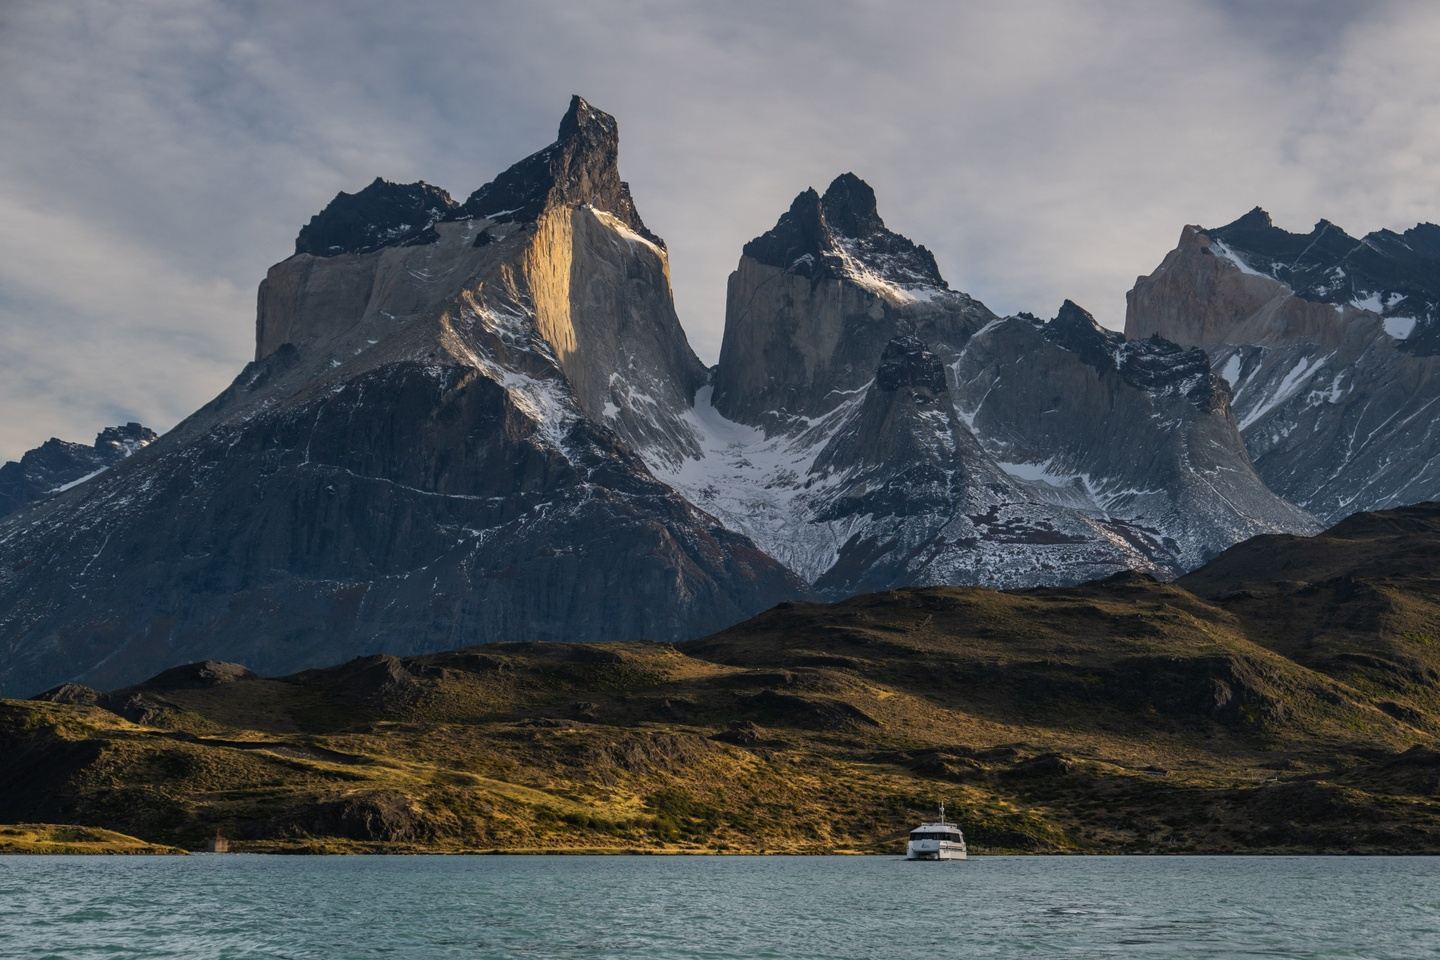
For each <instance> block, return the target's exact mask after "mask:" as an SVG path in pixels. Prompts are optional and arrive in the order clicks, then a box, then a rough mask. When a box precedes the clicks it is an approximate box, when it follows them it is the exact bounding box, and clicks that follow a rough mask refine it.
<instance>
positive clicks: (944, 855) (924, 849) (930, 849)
mask: <svg viewBox="0 0 1440 960" xmlns="http://www.w3.org/2000/svg"><path fill="white" fill-rule="evenodd" d="M905 859H906V860H965V859H967V857H966V853H965V845H964V844H962V843H950V842H948V841H943V842H940V843H937V842H935V841H933V840H922V841H914V840H912V841H910V843H909V844H908V845H907V846H906V847H905Z"/></svg>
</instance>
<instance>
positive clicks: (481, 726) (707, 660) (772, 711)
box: [0, 505, 1440, 852]
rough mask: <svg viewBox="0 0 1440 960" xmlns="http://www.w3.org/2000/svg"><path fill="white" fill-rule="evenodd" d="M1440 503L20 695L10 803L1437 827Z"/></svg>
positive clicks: (571, 835) (1177, 828)
mask: <svg viewBox="0 0 1440 960" xmlns="http://www.w3.org/2000/svg"><path fill="white" fill-rule="evenodd" d="M1436 556H1440V507H1436V506H1435V505H1427V506H1424V507H1420V508H1410V509H1407V510H1401V511H1392V512H1390V513H1387V514H1381V515H1374V516H1371V517H1361V518H1352V520H1349V521H1346V522H1345V523H1344V524H1341V525H1340V526H1339V527H1337V528H1335V530H1333V531H1331V532H1329V533H1327V534H1325V535H1322V536H1321V537H1316V538H1309V539H1303V538H1261V539H1259V540H1256V541H1252V542H1250V543H1248V544H1245V545H1242V546H1241V547H1237V548H1235V549H1234V550H1231V551H1229V552H1227V553H1226V554H1225V555H1223V556H1221V557H1220V558H1218V559H1217V560H1216V561H1215V562H1214V563H1213V564H1211V565H1209V566H1208V567H1206V568H1204V569H1203V570H1201V571H1198V572H1197V573H1195V574H1192V575H1191V576H1190V577H1187V578H1185V579H1184V580H1183V581H1181V582H1180V583H1179V584H1161V583H1157V582H1155V581H1153V580H1150V579H1148V578H1145V577H1139V576H1122V577H1117V578H1112V579H1110V580H1107V581H1103V582H1099V583H1094V584H1088V585H1085V586H1081V587H1077V588H1073V589H1064V590H1031V591H1023V592H1018V593H998V592H995V591H990V590H981V589H959V588H931V589H915V590H902V591H894V592H890V593H885V594H875V595H870V596H862V597H856V598H854V599H851V600H848V601H845V602H843V603H838V604H831V605H824V604H786V605H782V606H781V607H778V608H776V609H774V610H771V611H769V612H768V613H766V614H764V615H762V616H760V617H757V618H755V619H753V620H751V621H749V622H747V623H744V624H741V625H739V626H736V627H734V628H732V629H730V630H727V631H725V632H723V633H720V634H718V635H715V636H713V637H710V638H707V639H705V640H702V641H698V642H696V643H692V644H685V645H682V646H680V647H671V646H662V645H651V644H604V645H566V644H542V645H536V644H501V645H492V646H485V647H477V648H472V649H467V650H460V651H455V652H450V653H444V654H437V655H432V656H424V657H414V658H408V659H396V658H390V657H372V658H364V659H359V660H355V661H352V662H351V663H348V664H344V665H342V666H338V667H334V668H329V669H324V670H312V671H307V672H305V673H301V674H298V675H295V676H291V677H283V678H262V677H256V676H254V675H251V674H249V673H248V672H247V671H245V670H244V669H243V668H239V667H236V666H234V665H225V664H197V665H191V666H188V667H182V668H177V669H176V670H172V671H168V672H167V673H165V674H162V675H160V676H159V677H156V678H155V679H154V680H152V681H150V682H148V683H146V684H142V685H140V686H138V687H135V688H131V689H127V690H122V691H117V692H114V693H110V694H97V693H96V692H95V691H90V690H86V689H84V688H80V687H62V688H59V689H58V690H56V691H52V692H51V693H50V694H48V695H47V699H43V700H34V701H0V783H4V784H7V786H6V787H4V788H3V790H0V820H8V821H21V820H45V821H50V822H65V823H80V824H92V825H99V826H104V827H108V828H111V829H115V830H121V831H124V832H126V833H129V834H133V835H136V836H143V837H147V838H150V839H152V840H156V841H164V842H167V843H175V844H179V845H183V846H187V847H191V848H198V847H200V846H202V845H203V843H204V840H205V839H206V838H207V837H209V836H211V835H213V834H214V832H215V830H216V829H217V828H218V829H222V830H224V832H225V833H226V834H227V835H228V836H230V837H232V838H234V845H235V847H236V848H237V849H250V850H552V849H565V850H574V849H592V850H647V851H648V850H663V851H734V852H739V851H786V852H801V851H805V852H811V851H835V850H853V851H876V852H893V851H898V850H899V849H901V847H902V846H903V837H904V833H905V831H906V830H907V829H908V828H909V827H910V826H912V825H913V824H914V822H916V821H917V820H919V819H920V818H921V817H922V816H926V815H929V814H930V813H931V812H932V811H933V807H934V805H935V803H936V802H938V801H939V800H944V801H946V803H947V804H948V805H949V808H950V809H951V810H952V811H954V812H956V813H957V814H958V816H959V819H960V820H961V821H962V823H963V825H964V826H965V828H966V832H967V835H968V837H969V838H970V840H971V842H972V846H973V847H974V848H975V849H976V850H977V851H979V852H1001V851H1037V852H1039V851H1045V852H1056V851H1064V852H1123V851H1147V852H1148V851H1160V852H1190V851H1214V852H1218V851H1235V850H1244V851H1272V852H1279V851H1326V852H1332V851H1333V852H1338V851H1351V850H1353V851H1397V852H1412V851H1413V852H1419V851H1426V852H1440V754H1437V753H1436V750H1435V748H1436V746H1437V743H1436V740H1437V736H1440V699H1437V691H1440V683H1437V681H1440V647H1437V645H1436V644H1437V641H1436V637H1437V636H1440V590H1437V582H1436V580H1435V578H1434V575H1433V574H1434V571H1433V569H1432V563H1433V558H1434V557H1436Z"/></svg>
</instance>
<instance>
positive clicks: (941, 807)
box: [940, 800, 945, 823]
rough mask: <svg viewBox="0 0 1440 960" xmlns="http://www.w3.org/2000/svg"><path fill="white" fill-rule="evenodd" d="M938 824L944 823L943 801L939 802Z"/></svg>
mask: <svg viewBox="0 0 1440 960" xmlns="http://www.w3.org/2000/svg"><path fill="white" fill-rule="evenodd" d="M940 822H941V823H944V822H945V801H944V800H941V801H940Z"/></svg>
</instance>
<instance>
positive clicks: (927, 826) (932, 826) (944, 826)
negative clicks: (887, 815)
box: [910, 823, 960, 833]
mask: <svg viewBox="0 0 1440 960" xmlns="http://www.w3.org/2000/svg"><path fill="white" fill-rule="evenodd" d="M915 830H952V831H954V832H955V833H959V832H960V828H959V827H957V826H955V824H953V823H922V824H920V826H918V827H916V828H915ZM915 830H911V831H910V832H911V833H914V832H915Z"/></svg>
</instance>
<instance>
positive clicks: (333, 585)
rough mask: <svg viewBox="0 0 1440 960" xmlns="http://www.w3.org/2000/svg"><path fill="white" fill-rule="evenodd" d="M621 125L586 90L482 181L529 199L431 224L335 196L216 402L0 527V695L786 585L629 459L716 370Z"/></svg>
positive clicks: (795, 589)
mask: <svg viewBox="0 0 1440 960" xmlns="http://www.w3.org/2000/svg"><path fill="white" fill-rule="evenodd" d="M614 132H615V127H614V121H613V120H612V119H611V118H609V117H608V116H606V115H604V114H603V113H600V112H599V111H597V110H595V109H594V108H592V107H590V106H589V105H588V104H585V103H584V102H583V101H580V100H578V98H577V100H576V101H575V102H573V103H572V105H571V109H570V111H569V113H567V115H566V118H565V120H564V121H563V122H562V125H561V137H560V140H559V141H557V143H556V144H555V145H552V147H550V148H547V149H546V150H544V151H541V153H540V154H537V155H535V156H534V157H531V158H528V159H527V160H525V161H522V162H521V164H519V165H517V168H512V171H510V172H507V174H505V175H502V176H501V177H500V178H497V180H496V181H495V183H496V184H501V185H502V187H504V190H511V191H512V193H511V194H505V195H507V196H509V195H512V194H514V192H515V191H520V190H521V189H522V187H523V189H524V191H529V193H527V194H526V195H527V196H529V195H531V194H532V193H533V195H534V196H536V197H539V198H540V202H539V205H538V207H534V208H532V209H530V210H528V211H526V210H521V211H518V212H517V211H516V210H507V211H506V212H504V213H503V214H500V213H497V214H496V216H494V217H486V216H477V215H476V213H475V211H476V210H478V206H484V205H485V204H484V203H481V202H479V201H477V200H476V197H481V198H483V197H486V196H497V195H500V194H502V193H504V190H502V188H501V187H495V186H494V185H493V184H492V186H491V187H489V188H482V190H481V191H477V194H476V197H472V198H471V201H470V202H467V204H466V205H465V206H464V207H456V206H453V205H452V206H449V207H445V209H444V210H443V211H442V210H441V207H443V206H444V205H443V204H442V205H439V206H433V207H425V206H424V205H423V203H424V202H428V199H427V198H433V197H434V196H435V195H434V194H433V193H431V192H430V191H431V190H433V188H426V187H425V186H424V185H412V186H396V185H386V184H383V183H382V184H380V185H378V186H377V185H374V184H372V185H371V187H369V188H367V190H366V191H362V192H361V194H357V195H356V197H359V198H361V201H360V202H359V203H357V202H356V198H352V197H347V196H346V195H342V196H341V197H340V198H337V200H336V201H335V203H334V204H332V205H331V208H327V210H326V211H325V212H322V214H320V215H319V216H318V217H317V218H316V219H315V220H313V221H312V222H311V224H310V225H309V226H307V228H306V230H305V231H303V232H302V237H301V240H300V241H299V242H297V249H298V250H299V251H300V252H297V253H296V255H295V256H293V257H291V258H290V259H288V260H286V261H284V262H282V263H280V264H277V265H276V266H275V267H273V268H272V269H271V270H270V272H269V274H268V276H267V277H266V279H265V282H264V283H263V284H262V287H261V291H260V297H259V300H260V303H259V311H258V322H257V360H256V361H255V362H254V363H252V364H250V365H249V366H248V367H247V368H246V369H245V370H244V371H243V372H242V373H241V374H240V376H239V377H238V378H237V379H236V381H235V383H234V384H233V385H232V386H231V387H230V388H229V389H228V390H226V391H225V392H224V393H223V394H222V395H221V396H219V397H217V398H216V399H215V400H214V401H212V402H211V403H210V404H208V405H207V406H206V407H204V408H202V409H201V410H200V411H198V412H197V413H196V414H194V415H193V416H192V417H190V418H189V419H188V420H186V421H185V422H184V423H182V424H181V425H180V426H179V427H177V428H176V429H175V430H174V431H172V432H171V433H170V434H168V435H167V436H166V437H164V438H163V439H162V440H160V441H159V442H157V443H156V444H155V445H154V447H153V448H152V449H151V450H150V451H148V452H147V455H146V456H145V457H144V458H141V459H140V460H137V461H135V462H133V463H130V462H127V463H125V464H122V465H121V467H120V468H116V469H113V470H111V471H109V472H107V473H106V474H104V475H102V476H100V477H98V478H96V479H95V480H93V481H91V482H90V483H87V484H84V485H82V486H80V487H78V488H76V489H74V490H72V491H68V492H66V493H65V494H63V495H61V496H59V497H57V498H56V499H54V500H53V501H51V502H47V503H45V504H40V505H38V506H37V507H35V508H32V509H31V510H29V511H27V512H26V514H25V517H24V523H23V524H18V523H17V524H15V525H11V526H8V527H0V643H3V649H4V652H5V657H4V665H3V667H0V689H4V690H7V691H16V690H26V689H30V688H32V687H35V686H36V685H37V684H39V685H41V686H43V685H46V684H48V683H51V682H54V681H58V680H64V679H68V678H79V679H81V680H87V681H93V682H97V683H102V684H110V683H116V682H125V681H127V680H130V679H134V678H137V677H140V676H143V675H145V674H146V673H149V672H153V671H154V670H155V669H157V668H159V667H162V666H165V665H168V664H172V663H175V662H178V661H182V660H193V659H197V658H206V657H215V658H221V659H232V660H233V659H241V660H245V661H246V662H247V663H251V664H253V665H255V666H256V667H257V668H260V669H267V670H289V669H295V668H298V667H301V666H305V665H309V664H315V663H322V662H326V661H329V660H334V659H336V658H338V657H344V656H350V655H353V654H356V653H361V652H374V651H377V650H379V651H390V652H406V653H411V652H417V651H421V650H429V649H438V648H445V647H454V646H458V645H462V644H467V643H477V642H486V641H491V640H501V639H521V638H527V639H560V638H565V639H570V640H576V639H580V640H584V639H602V638H603V639H616V638H637V639H654V640H674V639H679V638H683V637H689V636H696V635H699V634H701V633H704V632H706V631H709V630H713V629H716V628H718V627H720V626H723V625H725V624H727V623H731V622H733V621H735V620H736V619H739V618H741V617H744V616H746V615H747V614H750V613H753V612H755V611H756V610H759V609H762V608H764V607H766V606H768V605H770V604H772V603H774V602H776V601H777V600H780V599H783V598H785V597H789V596H793V595H796V594H797V593H800V592H803V590H804V585H803V584H801V583H800V582H799V581H798V580H796V579H795V578H794V577H793V576H791V575H790V574H789V573H788V572H787V571H786V570H785V569H784V568H783V567H782V566H781V565H779V564H778V563H776V562H775V561H774V560H772V559H770V558H769V557H767V556H765V555H764V554H763V553H761V552H760V551H758V550H757V549H756V548H755V547H754V546H753V544H751V543H750V542H749V541H747V540H746V539H745V538H744V537H743V536H740V535H737V534H734V533H732V532H730V531H728V530H726V529H724V528H723V527H722V526H720V525H719V524H718V523H716V522H715V521H714V520H713V519H712V518H711V517H708V516H706V515H705V514H703V513H701V512H700V511H698V510H696V509H695V508H694V507H693V506H691V505H690V504H689V503H687V502H686V501H685V500H684V499H683V498H681V497H680V496H679V495H677V494H676V493H675V492H674V491H673V490H671V489H670V488H669V487H667V486H665V485H663V484H661V483H659V482H657V481H656V480H655V479H654V478H653V477H652V476H651V475H650V473H649V472H648V470H647V469H646V467H645V465H644V463H643V462H642V461H641V460H640V459H639V458H638V457H637V456H636V455H635V453H634V452H633V449H647V450H657V451H664V452H665V453H666V455H668V456H672V457H673V456H678V455H679V454H680V452H683V451H684V450H685V449H686V447H685V444H686V442H687V441H689V440H690V438H691V436H692V434H691V432H690V431H689V429H688V428H687V427H686V426H685V425H684V423H683V418H684V413H685V411H687V410H688V406H689V398H690V397H691V396H692V395H693V394H694V392H695V390H696V388H697V387H698V386H699V384H700V383H701V382H702V381H703V378H704V370H703V368H702V367H701V365H700V364H699V362H698V360H696V358H695V357H694V354H693V353H692V352H691V351H690V349H689V347H688V345H687V344H686V342H685V339H684V334H683V332H682V331H681V330H680V327H679V324H678V322H677V321H676V318H675V314H674V308H673V305H672V303H671V299H670V291H669V282H668V265H667V258H666V254H665V251H664V248H663V246H661V245H660V244H659V243H658V242H656V241H655V240H654V239H652V238H651V237H650V236H648V235H646V234H642V233H640V232H639V231H640V229H642V228H643V225H642V224H640V223H639V220H638V215H637V214H636V213H635V211H634V209H633V204H629V205H628V206H627V205H626V204H624V203H619V199H625V198H628V191H625V192H623V194H620V193H617V192H616V191H617V190H620V189H621V188H622V187H623V184H620V185H619V186H618V187H617V186H616V184H619V181H618V179H617V178H612V177H610V176H609V173H607V171H610V172H613V167H614V158H615V150H614ZM537 158H540V159H538V160H537ZM517 169H518V170H519V171H520V172H519V173H516V172H515V171H516V170H517ZM537 171H538V172H537ZM547 175H548V176H550V177H551V180H550V181H547V180H546V179H545V176H547ZM506 184H508V185H510V186H505V185H506ZM516 184H519V185H520V186H516ZM367 191H368V195H367ZM487 191H488V192H487ZM385 194H393V196H392V197H390V198H389V199H388V200H387V199H386V198H385V196H383V195H385ZM417 197H418V198H419V199H420V200H421V201H422V206H421V208H420V212H422V213H424V214H425V219H427V220H428V222H425V223H424V226H423V227H420V228H419V229H418V230H417V225H418V222H419V221H418V220H417V222H415V223H411V222H410V220H411V219H415V218H414V217H412V216H411V215H412V214H413V213H414V212H415V210H416V207H415V206H414V203H413V202H412V201H415V200H416V198H417ZM391 201H393V202H391ZM605 203H612V204H617V203H618V205H619V209H617V210H610V209H606V208H605V207H604V206H603V204H605ZM477 204H478V206H477ZM397 211H398V213H397ZM439 212H443V213H444V216H443V217H438V216H437V217H435V218H433V219H430V214H431V213H439ZM527 212H528V213H529V214H530V216H525V215H524V214H525V213H527ZM342 214H343V215H342ZM371 215H373V216H374V217H377V218H378V219H376V220H371V219H367V216H371ZM397 221H398V222H397ZM401 227H404V229H401ZM377 238H378V239H379V240H380V241H382V242H381V243H380V245H379V246H376V245H375V243H376V240H377ZM315 250H318V251H319V252H312V251H315ZM690 442H692V443H693V441H690Z"/></svg>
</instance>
